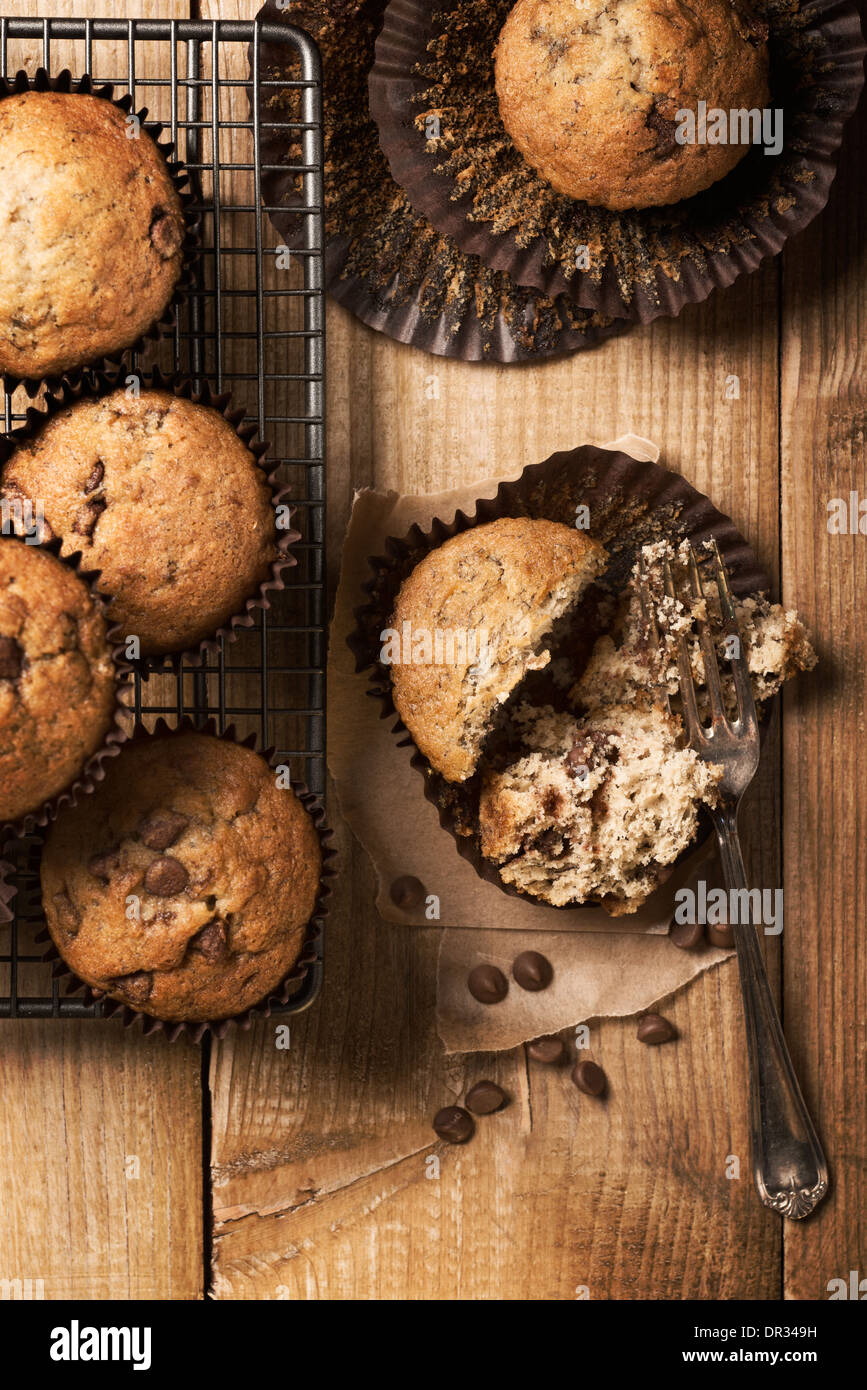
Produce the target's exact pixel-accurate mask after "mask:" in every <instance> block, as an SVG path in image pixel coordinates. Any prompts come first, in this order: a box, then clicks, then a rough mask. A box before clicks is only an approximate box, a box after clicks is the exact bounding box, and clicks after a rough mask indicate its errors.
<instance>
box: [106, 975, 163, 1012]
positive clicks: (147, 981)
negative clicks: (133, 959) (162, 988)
mask: <svg viewBox="0 0 867 1390" xmlns="http://www.w3.org/2000/svg"><path fill="white" fill-rule="evenodd" d="M153 987H154V977H153V975H152V974H151V972H150V971H149V970H136V971H135V973H134V974H132V975H118V977H117V979H115V980H112V982H111V989H112V993H114V994H122V995H123V997H124V998H125V999H128V1000H129V1001H130V1003H131V1004H144V1003H145V1001H146V1000H147V999H149V998H150V995H151V990H152V989H153Z"/></svg>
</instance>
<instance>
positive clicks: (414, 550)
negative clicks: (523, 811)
mask: <svg viewBox="0 0 867 1390" xmlns="http://www.w3.org/2000/svg"><path fill="white" fill-rule="evenodd" d="M582 504H583V505H586V506H587V507H588V508H589V514H590V522H591V524H590V527H589V531H588V534H589V535H591V536H593V537H594V538H595V539H596V540H598V541H601V542H602V544H603V545H604V546H605V548H606V550H607V551H608V554H609V563H608V566H607V568H606V570H605V572H604V574H603V575H602V576H600V578H599V579H598V580H597V581H596V583H595V584H594V585H591V586H590V590H588V591H587V594H586V595H585V599H584V602H585V604H587V606H588V608H590V607H591V603H590V591H591V590H593V591H595V592H596V595H597V597H602V596H604V595H606V594H607V595H609V596H610V595H617V594H619V593H620V592H621V591H622V590H623V588H624V586H625V585H626V583H627V581H628V579H629V577H630V574H631V572H632V567H633V564H634V562H635V559H636V556H637V552H638V549H639V547H640V546H641V545H644V544H647V543H649V542H651V541H658V540H663V539H672V540H680V539H682V538H688V539H689V540H691V541H692V542H693V543H694V544H696V545H700V544H701V543H702V542H703V541H706V540H708V539H709V538H710V537H711V536H713V537H715V538H716V541H717V543H718V545H719V549H720V553H721V555H722V558H723V561H724V563H725V564H726V566H727V568H728V572H729V576H730V579H731V587H732V590H733V592H734V593H735V594H736V595H745V594H751V593H755V592H757V591H761V590H767V589H768V588H769V587H770V581H769V579H768V576H767V574H766V573H765V572H764V570H763V569H762V567H761V565H760V564H759V561H758V559H757V558H756V555H755V554H754V552H753V550H752V549H751V547H750V546H749V544H748V543H747V541H746V540H744V538H743V536H742V535H741V534H740V532H739V531H738V530H737V528H736V527H735V524H734V522H733V521H732V520H731V518H730V517H727V516H725V515H723V513H722V512H719V511H718V510H717V509H716V507H714V505H713V503H712V502H711V501H710V500H709V498H707V497H705V496H704V495H703V494H702V493H700V492H697V491H696V489H695V488H694V487H692V486H691V485H690V484H689V483H688V482H687V481H686V479H685V478H683V477H681V475H680V474H679V473H673V472H670V471H669V470H668V469H666V468H662V467H660V466H659V465H658V464H655V463H641V462H637V461H636V460H635V459H633V458H631V457H630V456H629V455H628V454H623V453H619V452H616V451H614V450H607V449H599V448H596V447H594V446H593V445H585V446H584V447H582V448H579V449H572V450H570V451H568V452H563V453H557V454H552V455H551V457H550V458H548V459H546V460H545V461H544V462H543V463H536V464H532V465H530V466H529V467H527V468H525V469H524V471H523V473H522V474H521V476H520V477H519V478H517V479H516V480H515V481H513V482H507V483H501V484H500V486H499V487H498V489H497V491H496V493H495V495H494V496H493V497H490V498H485V497H483V498H480V499H479V501H478V504H477V506H476V510H475V512H474V513H473V514H472V515H471V516H470V515H467V514H466V513H465V512H463V511H458V512H456V513H455V515H454V516H453V517H452V518H450V519H448V520H445V519H441V518H437V519H436V520H435V521H434V522H433V524H432V526H431V528H430V530H429V531H428V532H423V531H422V530H421V529H420V527H418V526H414V527H413V528H412V530H411V531H410V532H409V533H408V534H407V535H406V536H404V537H401V538H389V540H388V542H387V550H388V553H387V555H385V556H376V557H371V559H370V567H371V569H372V571H373V577H372V578H371V579H370V581H369V582H368V583H367V584H366V585H365V586H364V591H365V593H367V595H368V601H367V602H366V603H365V604H363V605H362V606H361V607H359V608H357V609H356V610H355V616H356V627H355V630H354V631H353V632H352V633H351V634H350V636H349V637H348V638H347V642H348V645H349V647H350V649H351V650H352V652H353V653H354V655H355V659H356V670H357V671H358V672H372V684H371V686H370V687H369V689H368V691H367V693H368V695H370V696H372V697H373V698H374V699H376V700H378V701H379V702H380V703H381V705H382V717H383V718H384V719H386V718H393V717H395V716H397V710H396V708H395V704H394V700H393V698H392V686H391V677H390V672H389V668H388V667H387V666H385V665H383V663H382V662H381V661H380V651H381V645H382V643H381V638H380V633H381V632H382V631H383V629H384V628H387V627H390V626H391V625H392V624H391V618H392V614H393V612H394V608H395V604H396V601H397V596H398V592H399V590H400V586H401V584H402V583H403V581H404V579H406V578H407V576H408V575H409V574H410V573H411V572H412V570H413V569H415V567H416V565H418V564H419V563H420V561H421V560H422V559H423V558H424V557H425V555H427V554H428V553H429V552H430V551H432V550H435V549H437V548H438V547H439V546H441V545H442V544H443V542H444V541H446V540H448V539H449V538H450V537H452V536H455V535H457V534H458V533H459V532H462V531H467V530H469V529H470V528H471V527H474V526H480V525H483V524H484V523H485V522H490V521H495V520H497V519H498V518H500V517H507V516H515V517H517V516H526V517H534V518H545V519H548V520H550V521H559V522H564V523H565V524H566V525H567V526H571V525H574V522H575V516H576V508H577V507H578V506H579V505H582ZM605 630H607V624H602V625H601V626H600V627H599V628H598V629H597V630H596V631H592V632H590V633H589V634H588V641H587V648H588V652H587V654H588V655H589V647H590V644H591V642H592V640H593V638H595V636H596V635H597V632H598V631H605ZM393 733H394V734H396V735H397V736H398V741H399V744H400V746H402V747H407V746H409V747H412V748H414V749H415V752H414V755H413V758H412V766H413V767H414V768H415V769H416V770H417V771H418V772H419V773H421V775H422V777H423V778H424V793H425V796H426V797H427V799H428V800H429V801H430V802H431V803H432V804H433V805H434V806H435V807H436V808H437V811H438V812H439V818H440V825H441V826H442V827H443V829H445V830H447V831H448V832H449V834H450V835H451V836H452V837H453V838H454V841H455V843H456V845H457V847H458V852H459V854H461V855H462V857H463V858H464V859H467V860H468V861H469V862H470V863H471V864H472V865H473V867H474V869H475V870H476V872H477V873H478V874H479V876H480V877H481V878H483V879H486V880H487V881H488V882H490V883H495V884H496V885H497V886H498V887H499V888H501V889H502V891H503V892H504V893H508V894H509V895H510V896H511V897H521V898H523V899H524V900H525V901H531V902H532V901H533V899H532V898H531V897H529V895H528V894H525V893H519V892H518V890H517V888H515V887H514V886H513V885H511V884H507V883H504V882H503V880H502V878H501V877H500V874H499V870H498V868H497V865H496V864H495V863H493V861H491V860H489V859H486V858H485V857H484V856H483V855H482V852H481V847H480V844H479V837H478V827H477V808H478V793H479V785H478V783H479V774H478V773H476V774H475V775H474V776H473V777H472V778H470V779H469V780H468V781H466V782H463V783H450V782H447V781H446V780H445V778H443V777H442V776H441V775H440V774H439V773H438V772H436V771H435V770H434V769H433V768H432V767H431V766H430V763H429V762H428V760H427V758H426V757H425V756H424V755H423V754H422V753H421V752H420V751H419V750H418V748H417V747H416V745H415V743H414V741H413V738H412V736H411V735H410V733H409V731H408V730H407V728H406V725H405V724H404V723H403V722H402V720H401V719H400V717H399V716H397V718H396V722H395V724H394V725H393ZM695 848H696V845H695V844H694V845H691V846H689V847H688V848H687V850H685V851H684V854H683V855H682V856H681V857H680V859H679V860H678V861H677V862H678V863H681V862H682V861H683V860H684V859H686V858H687V857H688V856H689V855H690V854H692V853H693V852H694V850H695ZM674 868H675V866H674V865H672V866H671V872H673V871H674ZM546 906H550V905H549V904H546ZM575 906H576V904H574V903H571V904H568V905H567V906H566V907H565V908H563V909H561V910H564V911H568V910H571V909H573V908H574V907H575Z"/></svg>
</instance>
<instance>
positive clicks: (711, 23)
mask: <svg viewBox="0 0 867 1390" xmlns="http://www.w3.org/2000/svg"><path fill="white" fill-rule="evenodd" d="M767 36H768V29H767V26H766V25H765V24H763V23H761V22H760V21H758V20H757V19H756V18H755V17H754V16H753V15H752V14H751V13H750V11H749V9H748V8H747V6H746V5H745V4H744V3H742V0H693V2H692V3H690V4H687V3H686V0H664V3H662V4H659V3H657V0H619V3H618V4H615V5H608V6H606V7H605V8H602V7H600V6H599V5H598V4H595V3H593V4H591V3H589V0H518V3H517V4H516V5H515V7H514V9H513V10H512V11H511V12H510V14H509V17H508V19H507V20H506V23H505V25H504V26H503V29H502V31H501V34H500V38H499V42H498V44H497V48H496V53H495V69H496V89H497V98H498V102H499V107H500V115H501V117H502V120H503V125H504V126H505V128H506V130H507V131H508V133H509V135H510V136H511V138H512V140H513V141H514V143H515V145H516V146H517V148H518V150H519V151H520V153H521V154H522V155H523V156H524V158H525V159H526V160H527V162H528V163H529V164H531V165H532V166H533V168H534V169H536V170H537V172H538V173H539V174H540V175H541V176H542V178H543V179H545V180H546V181H547V182H548V183H550V184H551V185H552V186H553V187H554V188H555V189H556V190H557V191H558V192H560V193H565V194H566V195H567V196H568V197H570V198H580V199H583V200H584V201H585V202H587V203H590V204H593V205H601V206H602V207H606V208H610V209H611V210H613V211H619V210H622V209H626V208H644V207H653V206H657V205H659V204H665V203H674V202H678V201H679V200H680V199H682V198H690V197H692V196H693V194H695V193H700V192H701V191H702V189H705V188H708V187H709V186H710V185H711V184H712V183H715V182H716V180H717V179H721V178H723V177H724V175H726V174H727V173H729V171H730V170H731V169H733V168H734V167H735V165H736V164H737V163H738V161H739V160H740V159H741V158H742V157H743V155H744V154H745V153H746V151H747V149H748V145H747V144H744V143H728V144H710V143H698V142H697V141H693V142H692V143H679V141H678V138H677V136H678V134H680V133H681V127H680V124H679V119H678V113H680V112H682V111H687V110H688V111H691V112H692V113H693V114H694V115H695V116H697V115H698V114H699V109H700V108H699V102H703V103H704V104H705V109H706V111H707V112H711V111H713V110H722V111H724V112H726V113H728V112H729V111H731V110H735V109H736V110H745V111H750V110H761V109H762V108H763V107H766V106H767V104H768V50H767Z"/></svg>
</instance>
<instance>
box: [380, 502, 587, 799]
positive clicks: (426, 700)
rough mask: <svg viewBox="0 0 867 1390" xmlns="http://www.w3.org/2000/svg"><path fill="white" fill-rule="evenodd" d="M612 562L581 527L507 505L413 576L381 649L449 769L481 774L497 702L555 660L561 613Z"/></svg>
mask: <svg viewBox="0 0 867 1390" xmlns="http://www.w3.org/2000/svg"><path fill="white" fill-rule="evenodd" d="M604 563H605V551H604V550H603V548H602V546H601V545H600V544H599V543H598V541H594V540H592V539H590V537H588V536H587V535H585V534H584V533H583V532H581V531H578V530H575V529H574V528H572V527H569V526H564V525H562V524H561V523H560V522H556V521H544V520H536V519H531V518H529V517H503V518H501V519H500V520H498V521H492V522H489V523H487V524H486V525H482V526H474V527H472V528H471V529H470V530H468V531H463V532H461V533H460V534H459V535H457V536H453V537H452V538H451V539H450V540H448V541H446V542H445V544H444V545H441V546H439V547H438V548H437V549H436V550H432V551H431V552H430V553H429V554H428V555H426V556H425V558H424V559H423V560H422V561H421V563H420V564H418V565H417V566H416V568H415V569H414V570H413V572H412V574H410V576H409V577H408V578H407V579H406V580H405V581H404V583H403V585H402V586H401V590H400V593H399V594H398V598H397V604H396V606H395V611H394V616H393V618H392V626H391V629H390V631H389V632H387V633H386V634H383V636H384V641H383V651H382V659H383V661H384V662H385V663H386V664H388V665H390V666H391V675H392V688H393V698H394V703H395V707H396V709H397V711H398V713H399V714H400V717H401V719H402V720H403V722H404V724H405V725H406V727H407V728H408V729H409V731H410V733H411V734H412V736H413V738H414V739H415V742H416V745H417V746H418V748H419V749H420V750H421V752H422V753H423V754H424V755H425V757H426V758H427V759H428V761H429V762H430V764H431V766H432V767H433V768H435V769H436V771H437V772H440V773H441V774H442V775H443V777H445V778H446V780H447V781H449V782H462V781H465V780H466V779H467V778H468V777H470V776H472V774H473V772H474V771H475V768H476V764H477V762H478V758H479V753H480V750H481V745H482V743H483V741H484V739H485V736H486V735H487V733H488V732H489V730H490V727H491V721H492V719H493V716H494V713H495V711H496V709H497V707H498V706H499V705H501V704H502V703H504V701H505V700H506V699H507V698H508V696H509V695H510V693H511V692H512V690H513V689H514V688H515V686H516V685H517V684H518V682H519V681H520V680H521V679H522V678H523V677H524V676H525V675H526V674H527V672H528V671H534V670H539V669H540V668H542V667H543V666H546V665H547V664H548V662H549V660H550V653H549V652H548V651H547V650H546V649H545V640H546V637H547V636H548V634H549V633H550V631H551V628H552V625H553V624H554V623H555V622H556V621H557V619H558V618H559V617H560V616H561V615H562V614H563V613H564V612H565V611H566V610H567V609H568V608H570V607H571V606H572V605H573V604H575V603H576V602H577V601H578V599H579V598H580V596H581V594H582V592H583V591H584V589H585V588H586V586H587V585H588V584H589V583H590V581H591V580H592V579H593V578H594V576H595V575H596V574H598V572H599V571H600V570H601V569H602V568H603V565H604Z"/></svg>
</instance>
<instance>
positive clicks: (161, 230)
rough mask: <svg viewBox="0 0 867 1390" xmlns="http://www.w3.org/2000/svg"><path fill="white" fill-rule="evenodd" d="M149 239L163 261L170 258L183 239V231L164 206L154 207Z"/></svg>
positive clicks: (177, 249) (178, 248)
mask: <svg viewBox="0 0 867 1390" xmlns="http://www.w3.org/2000/svg"><path fill="white" fill-rule="evenodd" d="M150 239H151V243H152V245H153V247H154V249H155V250H156V251H158V252H159V254H160V255H161V256H162V258H163V260H164V261H169V260H171V258H172V256H174V255H175V254H176V253H177V252H178V251H179V250H180V246H181V242H182V241H183V233H182V231H181V228H180V227H179V226H178V224H177V222H176V220H175V218H174V217H172V215H171V213H169V212H167V211H166V209H165V208H161V207H155V208H154V210H153V216H152V217H151V225H150Z"/></svg>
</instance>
